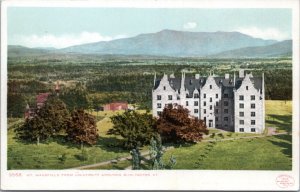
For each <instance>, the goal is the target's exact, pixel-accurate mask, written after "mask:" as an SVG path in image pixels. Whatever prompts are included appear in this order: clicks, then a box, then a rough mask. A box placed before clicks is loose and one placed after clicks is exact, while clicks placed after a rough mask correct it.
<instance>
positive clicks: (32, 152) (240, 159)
mask: <svg viewBox="0 0 300 192" xmlns="http://www.w3.org/2000/svg"><path fill="white" fill-rule="evenodd" d="M116 113H122V111H119V112H99V113H98V120H99V121H98V122H97V127H98V130H99V134H100V138H99V140H98V143H97V145H95V146H93V147H86V150H87V151H88V152H87V153H88V157H89V158H88V160H86V161H81V160H80V155H81V150H80V149H79V148H78V147H79V146H78V145H74V144H72V143H64V142H63V141H64V140H63V139H62V137H56V138H54V139H52V141H49V142H48V143H41V144H40V145H39V146H37V145H36V144H34V143H23V142H21V141H19V140H18V139H16V138H15V133H14V132H13V129H14V127H15V125H16V124H18V123H19V122H21V121H22V120H21V119H9V121H8V122H9V126H8V127H10V129H9V130H8V169H64V168H72V167H76V166H81V165H88V164H93V163H99V162H103V161H107V160H112V159H117V158H119V157H127V156H129V151H128V150H122V149H121V148H120V147H119V146H118V144H119V143H120V142H121V140H120V139H121V138H120V137H115V136H109V135H106V133H107V131H108V130H109V129H110V128H111V127H112V123H111V121H110V118H109V117H111V116H112V115H114V114H116ZM93 115H96V112H93ZM266 127H276V128H277V129H278V130H279V131H288V132H289V131H291V128H292V102H291V101H287V102H284V101H266ZM211 133H215V134H216V136H215V138H216V139H221V136H220V135H218V134H220V133H222V135H223V136H224V138H238V137H240V136H250V135H253V134H241V133H229V132H221V131H219V130H216V129H211V130H210V134H211ZM207 139H212V138H210V137H208V138H206V139H205V140H207ZM291 140H292V137H291V136H288V135H282V136H272V137H265V138H255V139H236V140H233V141H222V142H219V141H218V142H215V143H210V142H200V143H198V144H195V145H186V146H181V147H175V148H174V149H170V150H168V151H167V152H166V153H165V156H164V158H165V162H167V161H168V159H169V158H170V156H171V155H172V154H173V155H174V156H175V157H176V160H177V164H176V166H175V169H214V170H222V169H224V170H226V169H235V170H251V169H252V170H290V169H291V162H292V161H291V154H292V144H291ZM147 148H148V147H144V148H143V151H144V150H147ZM63 154H66V156H67V158H66V161H65V162H62V161H61V160H60V156H61V155H63ZM130 164H131V163H130V161H123V162H117V163H115V164H108V165H105V166H99V167H96V168H93V169H124V168H126V167H128V166H130Z"/></svg>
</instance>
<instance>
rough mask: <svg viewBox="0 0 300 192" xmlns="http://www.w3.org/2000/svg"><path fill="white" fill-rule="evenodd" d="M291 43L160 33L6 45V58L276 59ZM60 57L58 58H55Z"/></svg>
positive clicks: (288, 50)
mask: <svg viewBox="0 0 300 192" xmlns="http://www.w3.org/2000/svg"><path fill="white" fill-rule="evenodd" d="M291 54H292V41H291V40H287V41H282V42H278V41H275V40H263V39H259V38H253V37H251V36H249V35H245V34H242V33H239V32H185V31H174V30H163V31H160V32H157V33H149V34H141V35H138V36H135V37H131V38H124V39H117V40H112V41H102V42H96V43H89V44H82V45H77V46H71V47H67V48H64V49H55V48H51V47H48V48H28V47H24V46H18V45H9V46H8V56H9V57H22V56H39V57H41V56H42V57H50V56H51V57H54V56H56V57H64V55H69V56H70V55H71V56H72V57H74V56H75V57H77V56H80V57H83V55H86V56H87V55H90V56H92V55H93V57H107V58H108V57H114V56H116V57H117V56H118V57H120V58H121V57H126V56H129V55H130V56H134V57H140V56H142V57H147V56H149V57H162V56H164V57H217V58H242V57H246V58H247V57H280V56H291ZM59 55H60V56H59Z"/></svg>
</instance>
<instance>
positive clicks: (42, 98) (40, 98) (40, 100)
mask: <svg viewBox="0 0 300 192" xmlns="http://www.w3.org/2000/svg"><path fill="white" fill-rule="evenodd" d="M49 95H50V93H40V94H38V95H37V96H36V106H37V108H38V109H40V108H41V107H43V106H44V105H45V102H46V101H47V99H48V96H49Z"/></svg>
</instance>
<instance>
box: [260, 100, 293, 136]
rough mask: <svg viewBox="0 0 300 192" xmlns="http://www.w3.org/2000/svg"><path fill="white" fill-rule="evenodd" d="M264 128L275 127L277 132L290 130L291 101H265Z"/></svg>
mask: <svg viewBox="0 0 300 192" xmlns="http://www.w3.org/2000/svg"><path fill="white" fill-rule="evenodd" d="M265 105H266V106H265V107H266V128H268V127H275V128H277V130H278V132H283V131H286V132H291V131H292V101H271V100H267V101H266V102H265Z"/></svg>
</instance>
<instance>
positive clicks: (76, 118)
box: [66, 109, 98, 148]
mask: <svg viewBox="0 0 300 192" xmlns="http://www.w3.org/2000/svg"><path fill="white" fill-rule="evenodd" d="M66 131H67V134H68V138H69V139H70V140H72V141H74V142H77V143H80V144H81V148H83V144H84V143H86V144H89V145H93V144H96V142H97V139H98V133H97V127H96V122H95V119H94V117H93V116H92V115H90V114H88V113H86V112H84V110H82V109H79V110H75V111H74V112H73V113H72V115H71V119H70V121H69V122H68V127H67V130H66Z"/></svg>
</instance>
